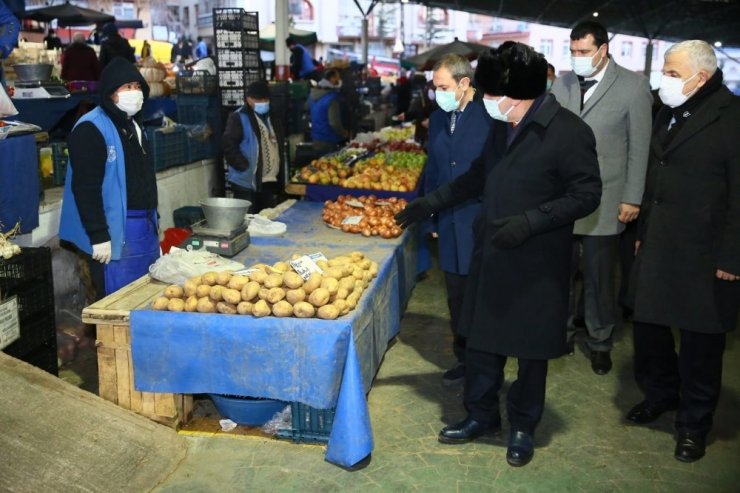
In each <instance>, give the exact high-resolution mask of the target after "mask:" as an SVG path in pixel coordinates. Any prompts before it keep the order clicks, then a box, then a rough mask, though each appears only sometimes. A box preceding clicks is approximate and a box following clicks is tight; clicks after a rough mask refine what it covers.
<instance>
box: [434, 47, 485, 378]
mask: <svg viewBox="0 0 740 493" xmlns="http://www.w3.org/2000/svg"><path fill="white" fill-rule="evenodd" d="M472 79H473V68H472V67H471V66H470V62H468V61H467V60H466V59H465V58H464V57H461V56H460V55H448V56H445V57H444V58H442V59H441V60H440V61H439V62H437V64H436V65H435V66H434V77H433V81H434V86H435V88H436V91H435V100H436V101H437V104H438V105H439V109H438V110H436V111H435V112H434V113H432V114H431V116H430V118H429V144H428V147H427V150H428V154H429V157H428V159H427V165H426V168H425V170H426V181H425V183H424V188H425V191H428V192H431V191H432V190H436V189H437V188H439V187H441V186H442V185H445V184H447V183H449V182H451V181H453V180H454V179H455V178H457V177H458V176H460V175H462V174H463V173H465V172H466V171H468V169H470V163H471V162H473V160H474V159H475V158H477V157H478V156H479V155H480V153H481V151H482V150H483V144H485V142H486V137H487V136H488V131H489V129H490V127H491V122H492V119H491V117H490V116H488V113H486V110H485V108H484V107H483V104H482V103H481V102H480V100H478V101H474V100H473V96H474V95H475V88H473V86H472ZM479 211H480V200H478V199H477V198H474V199H470V200H467V201H465V202H463V203H461V204H459V205H456V206H454V207H451V208H449V209H445V210H443V211H441V212H439V214H438V215H437V217H436V221H435V223H436V224H435V231H436V232H437V233H438V234H439V266H440V268H441V269H442V271H443V272H444V274H445V285H446V287H447V306H448V308H449V310H450V326H451V327H452V333H453V336H452V337H453V344H452V349H453V351H454V353H455V357H456V358H457V364H456V365H455V367H453V368H452V369H450V370H448V371H446V372H445V373H444V375H443V376H442V381H443V382H444V383H445V384H448V385H452V384H456V383H462V382H463V381H464V380H465V338H464V337H463V336H461V335H460V334H458V323H459V320H460V310H461V309H462V302H463V294H464V292H465V281H466V279H467V277H468V269H469V267H470V257H471V255H472V253H473V220H474V219H475V217H476V216H477V215H478V213H479Z"/></svg>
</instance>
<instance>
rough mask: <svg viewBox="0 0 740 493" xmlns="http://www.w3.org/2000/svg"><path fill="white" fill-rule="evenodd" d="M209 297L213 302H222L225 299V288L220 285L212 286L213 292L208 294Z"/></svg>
mask: <svg viewBox="0 0 740 493" xmlns="http://www.w3.org/2000/svg"><path fill="white" fill-rule="evenodd" d="M208 297H209V298H211V299H212V300H213V301H221V300H222V299H224V287H223V286H221V285H220V284H216V285H215V286H211V290H210V291H209V292H208Z"/></svg>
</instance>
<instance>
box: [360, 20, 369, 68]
mask: <svg viewBox="0 0 740 493" xmlns="http://www.w3.org/2000/svg"><path fill="white" fill-rule="evenodd" d="M367 30H368V20H367V16H364V17H363V18H362V63H364V64H365V65H367V64H368V62H369V60H368V59H367V36H368V33H367Z"/></svg>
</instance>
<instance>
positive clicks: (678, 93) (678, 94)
mask: <svg viewBox="0 0 740 493" xmlns="http://www.w3.org/2000/svg"><path fill="white" fill-rule="evenodd" d="M697 75H699V72H697V73H695V74H694V75H692V76H691V77H689V78H688V79H686V80H681V79H680V78H678V77H668V76H665V75H664V76H663V78H662V79H660V90H659V91H658V96H660V100H661V101H663V104H665V105H666V106H670V107H671V108H675V107H677V106H681V105H682V104H684V103H685V102H686V101H687V100H688V99H689V98H690V97H691V95H692V94H694V93H695V92H696V90H697V89H698V86H697V87H695V88H694V89H693V90H692V91H691V92H689V93H688V94H684V93H683V86H685V85H686V83H687V82H688V81H690V80H691V79H693V78H694V77H696V76H697Z"/></svg>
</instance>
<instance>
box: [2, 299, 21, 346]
mask: <svg viewBox="0 0 740 493" xmlns="http://www.w3.org/2000/svg"><path fill="white" fill-rule="evenodd" d="M20 338H21V325H20V322H19V321H18V298H17V297H16V296H13V297H10V298H8V299H7V300H5V301H3V302H2V303H0V349H4V348H6V347H8V346H9V345H11V344H12V343H14V342H15V341H17V340H18V339H20Z"/></svg>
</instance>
